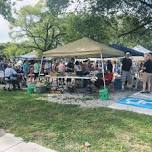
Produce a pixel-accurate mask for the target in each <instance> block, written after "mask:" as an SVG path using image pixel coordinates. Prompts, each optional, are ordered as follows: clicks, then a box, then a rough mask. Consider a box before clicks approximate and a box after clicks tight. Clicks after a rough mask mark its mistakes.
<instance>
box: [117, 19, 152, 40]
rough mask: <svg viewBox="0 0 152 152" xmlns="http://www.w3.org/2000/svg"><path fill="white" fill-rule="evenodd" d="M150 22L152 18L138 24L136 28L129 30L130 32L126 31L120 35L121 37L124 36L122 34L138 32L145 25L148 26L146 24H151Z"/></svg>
mask: <svg viewBox="0 0 152 152" xmlns="http://www.w3.org/2000/svg"><path fill="white" fill-rule="evenodd" d="M150 23H152V20H151V19H150V20H147V21H146V22H144V23H143V24H141V25H139V26H137V27H136V28H134V29H132V30H130V31H128V32H125V33H122V34H120V35H119V36H118V37H119V38H120V37H122V36H126V35H129V34H132V33H134V32H136V31H137V30H139V29H141V28H143V27H144V26H146V25H148V24H150Z"/></svg>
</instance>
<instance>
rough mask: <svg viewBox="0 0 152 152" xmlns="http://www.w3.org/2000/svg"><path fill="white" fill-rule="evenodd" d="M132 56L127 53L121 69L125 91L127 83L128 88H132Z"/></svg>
mask: <svg viewBox="0 0 152 152" xmlns="http://www.w3.org/2000/svg"><path fill="white" fill-rule="evenodd" d="M130 56H131V54H130V53H129V52H127V53H126V54H125V57H124V58H123V59H122V67H121V73H122V77H121V78H122V90H124V89H125V84H126V82H127V83H128V86H131V83H132V76H131V68H132V60H131V59H130Z"/></svg>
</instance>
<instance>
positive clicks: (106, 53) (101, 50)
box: [43, 37, 124, 87]
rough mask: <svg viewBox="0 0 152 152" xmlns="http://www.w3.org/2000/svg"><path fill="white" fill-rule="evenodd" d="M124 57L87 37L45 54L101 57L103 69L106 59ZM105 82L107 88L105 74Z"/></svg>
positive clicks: (119, 52)
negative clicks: (104, 59)
mask: <svg viewBox="0 0 152 152" xmlns="http://www.w3.org/2000/svg"><path fill="white" fill-rule="evenodd" d="M123 55H124V54H123V52H122V51H120V50H117V49H114V48H111V47H109V46H107V45H105V44H103V43H99V42H96V41H94V40H91V39H89V38H86V37H85V38H82V39H80V40H77V41H74V42H71V43H69V44H66V45H64V46H61V47H58V48H56V49H53V50H49V51H46V52H44V54H43V56H45V57H81V58H84V57H101V59H102V67H103V58H104V57H120V56H123ZM102 69H103V70H102V72H103V73H104V68H102ZM103 80H104V87H106V86H105V78H104V74H103Z"/></svg>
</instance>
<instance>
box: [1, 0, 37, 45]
mask: <svg viewBox="0 0 152 152" xmlns="http://www.w3.org/2000/svg"><path fill="white" fill-rule="evenodd" d="M14 1H15V0H14ZM36 2H37V0H22V1H21V2H17V5H16V7H17V9H20V8H21V7H23V6H25V5H29V4H30V5H34V4H36ZM9 32H10V30H9V22H8V21H6V20H5V19H4V18H3V17H2V16H1V15H0V43H5V42H9V41H11V39H10V38H9Z"/></svg>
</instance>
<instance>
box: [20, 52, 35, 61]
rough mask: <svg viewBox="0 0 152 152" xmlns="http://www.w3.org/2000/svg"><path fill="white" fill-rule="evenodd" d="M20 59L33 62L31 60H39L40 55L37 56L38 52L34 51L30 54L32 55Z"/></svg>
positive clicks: (25, 55) (28, 54)
mask: <svg viewBox="0 0 152 152" xmlns="http://www.w3.org/2000/svg"><path fill="white" fill-rule="evenodd" d="M20 58H23V59H27V60H31V59H37V58H38V55H37V52H36V51H32V52H30V53H27V54H24V55H21V56H20Z"/></svg>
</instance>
